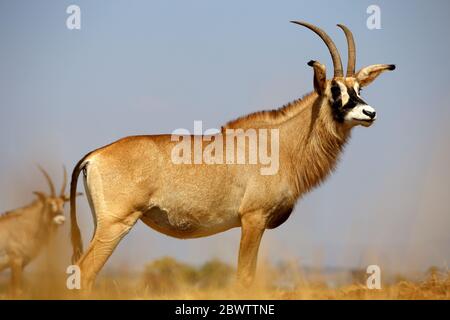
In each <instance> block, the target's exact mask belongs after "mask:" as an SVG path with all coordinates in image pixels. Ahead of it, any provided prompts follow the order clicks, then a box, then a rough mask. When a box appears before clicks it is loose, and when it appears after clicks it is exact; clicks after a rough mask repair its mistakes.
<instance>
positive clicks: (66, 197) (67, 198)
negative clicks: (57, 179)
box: [62, 192, 83, 202]
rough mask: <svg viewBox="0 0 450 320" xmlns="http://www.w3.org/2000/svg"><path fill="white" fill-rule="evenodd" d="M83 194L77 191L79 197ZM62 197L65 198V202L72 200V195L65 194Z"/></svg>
mask: <svg viewBox="0 0 450 320" xmlns="http://www.w3.org/2000/svg"><path fill="white" fill-rule="evenodd" d="M82 195H83V193H81V192H77V197H79V196H82ZM62 199H63V200H64V202H67V201H70V197H69V196H66V195H63V196H62Z"/></svg>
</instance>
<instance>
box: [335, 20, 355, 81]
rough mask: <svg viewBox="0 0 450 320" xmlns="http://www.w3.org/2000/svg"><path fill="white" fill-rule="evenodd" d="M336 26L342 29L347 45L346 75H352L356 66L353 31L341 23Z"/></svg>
mask: <svg viewBox="0 0 450 320" xmlns="http://www.w3.org/2000/svg"><path fill="white" fill-rule="evenodd" d="M337 26H338V27H339V28H341V29H342V30H343V31H344V33H345V37H346V38H347V47H348V62H347V77H353V76H354V75H355V66H356V46H355V39H354V38H353V33H352V32H351V31H350V29H349V28H347V27H346V26H344V25H343V24H338V25H337Z"/></svg>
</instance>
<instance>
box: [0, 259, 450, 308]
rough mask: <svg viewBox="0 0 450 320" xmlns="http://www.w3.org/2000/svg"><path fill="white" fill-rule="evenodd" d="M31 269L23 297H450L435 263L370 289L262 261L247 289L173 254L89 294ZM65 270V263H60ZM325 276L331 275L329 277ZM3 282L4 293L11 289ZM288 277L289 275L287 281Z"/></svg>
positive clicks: (218, 269)
mask: <svg viewBox="0 0 450 320" xmlns="http://www.w3.org/2000/svg"><path fill="white" fill-rule="evenodd" d="M55 270H57V269H54V270H53V271H52V272H41V273H39V274H34V275H33V274H28V275H27V280H26V286H25V288H26V289H25V290H24V293H23V295H21V296H20V297H17V298H20V299H163V300H164V299H224V300H227V299H262V300H264V299H289V300H296V299H336V300H343V299H358V300H361V299H390V300H391V299H394V300H395V299H450V273H448V272H439V271H438V270H436V269H431V271H429V272H428V273H427V274H425V275H424V276H423V280H422V281H410V280H404V279H403V280H398V281H394V283H392V284H383V286H382V289H380V290H370V289H367V287H366V286H365V285H363V284H362V283H361V282H359V283H356V282H355V283H353V284H343V285H340V286H338V287H332V286H330V285H328V284H327V283H326V281H320V280H317V277H314V280H313V281H310V280H308V279H307V278H308V277H305V275H294V276H293V275H292V274H290V275H289V277H288V278H289V279H291V280H290V281H291V283H292V285H291V286H289V288H286V285H280V284H279V283H280V279H286V272H287V271H286V269H285V268H274V267H266V268H265V267H262V268H261V270H260V272H259V276H258V279H257V281H256V284H255V286H254V287H253V288H252V289H246V290H243V289H242V288H237V287H236V285H235V284H234V281H233V279H234V269H233V268H231V267H230V266H228V265H227V264H224V263H222V262H220V261H218V260H212V261H210V262H208V263H205V264H204V265H202V266H200V267H193V266H191V265H188V264H184V263H181V262H178V261H176V260H174V259H172V258H163V259H160V260H157V261H154V262H152V263H150V264H148V265H147V266H146V268H145V270H144V272H141V273H137V274H136V273H131V272H127V271H126V270H122V271H121V272H118V273H115V274H107V273H106V274H103V275H102V276H101V277H99V279H98V281H97V284H96V288H95V290H94V291H93V292H92V293H91V294H89V295H84V296H83V295H80V293H79V292H77V291H70V290H67V289H66V287H65V281H66V278H65V274H64V273H61V272H59V273H58V272H57V271H55ZM60 270H61V269H60ZM324 279H325V277H324ZM4 280H5V279H2V281H1V282H0V299H10V298H11V297H10V296H8V295H7V294H5V292H6V285H5V281H4ZM284 283H286V281H284Z"/></svg>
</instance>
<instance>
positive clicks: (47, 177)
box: [38, 165, 56, 197]
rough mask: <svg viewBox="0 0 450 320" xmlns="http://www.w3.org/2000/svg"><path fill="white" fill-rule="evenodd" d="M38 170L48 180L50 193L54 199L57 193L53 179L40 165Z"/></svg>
mask: <svg viewBox="0 0 450 320" xmlns="http://www.w3.org/2000/svg"><path fill="white" fill-rule="evenodd" d="M38 168H39V170H40V171H41V172H42V174H43V175H44V177H45V179H46V180H47V183H48V186H49V187H50V193H51V195H52V197H54V196H55V195H56V193H55V186H54V185H53V182H52V179H51V178H50V176H49V175H48V173H47V171H45V170H44V169H43V168H42V167H41V166H40V165H38Z"/></svg>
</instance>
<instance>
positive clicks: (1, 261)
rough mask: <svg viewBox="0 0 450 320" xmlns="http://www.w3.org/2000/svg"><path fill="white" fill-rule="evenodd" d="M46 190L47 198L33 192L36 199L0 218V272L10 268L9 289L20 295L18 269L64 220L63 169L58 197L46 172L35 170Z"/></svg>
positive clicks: (35, 254) (19, 271)
mask: <svg viewBox="0 0 450 320" xmlns="http://www.w3.org/2000/svg"><path fill="white" fill-rule="evenodd" d="M39 169H40V170H41V171H42V173H43V174H44V176H45V179H46V180H47V183H48V185H49V187H50V195H47V194H46V193H44V192H40V191H35V192H34V194H35V195H36V196H37V199H36V200H34V201H33V202H32V203H30V204H29V205H27V206H25V207H22V208H19V209H16V210H13V211H9V212H6V213H5V214H3V215H1V216H0V271H2V270H3V269H6V268H10V269H11V289H12V292H13V293H17V292H20V290H21V282H22V270H23V268H24V267H25V266H26V265H27V264H28V263H30V262H31V261H32V260H33V259H34V258H35V257H36V256H37V255H38V254H39V253H40V251H41V249H42V248H43V246H44V245H46V244H47V243H48V241H49V239H50V238H51V236H52V235H53V234H54V232H55V231H56V227H57V226H58V225H61V224H63V223H64V221H65V217H64V203H65V202H67V201H69V198H68V197H67V196H66V195H65V188H66V184H67V172H66V170H65V169H64V182H63V185H62V187H61V191H60V193H59V195H57V194H56V191H55V187H54V185H53V182H52V180H51V179H50V176H49V175H48V173H47V172H46V171H45V170H44V169H42V168H41V167H39Z"/></svg>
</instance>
